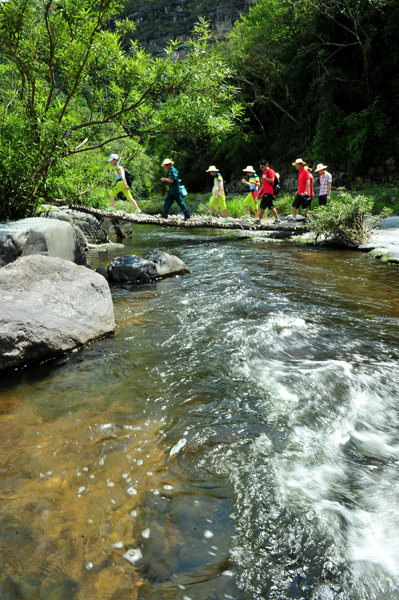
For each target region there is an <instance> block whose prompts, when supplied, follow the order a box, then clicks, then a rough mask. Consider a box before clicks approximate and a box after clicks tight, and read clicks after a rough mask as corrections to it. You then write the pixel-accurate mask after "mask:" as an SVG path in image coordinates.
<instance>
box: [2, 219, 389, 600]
mask: <svg viewBox="0 0 399 600" xmlns="http://www.w3.org/2000/svg"><path fill="white" fill-rule="evenodd" d="M154 248H159V249H161V250H165V251H167V252H170V253H172V254H176V255H177V256H179V257H180V258H181V259H182V260H184V261H185V263H186V264H187V265H188V267H189V268H190V271H191V274H190V275H187V276H184V277H174V278H171V279H165V280H163V281H159V282H157V283H154V284H148V285H142V286H140V287H129V286H122V287H114V288H112V294H113V299H114V306H115V317H116V323H117V332H116V335H115V337H111V338H107V339H103V340H100V341H96V342H94V343H92V344H91V345H89V346H87V347H86V348H84V349H82V350H79V351H77V352H73V353H70V354H68V355H65V356H62V357H58V358H56V359H53V360H49V361H46V362H44V363H42V364H41V365H37V366H33V367H29V368H26V369H21V370H18V371H15V372H13V373H10V374H7V375H3V376H2V378H1V384H0V442H1V443H0V469H1V471H0V473H1V490H2V491H1V495H0V524H1V526H0V572H1V574H0V598H1V599H2V600H3V599H7V600H8V599H10V600H14V599H17V598H18V599H20V598H23V599H25V598H26V599H32V598H34V599H35V600H36V599H40V600H42V599H43V600H64V599H65V600H66V599H68V600H75V599H76V600H94V599H96V600H103V599H104V600H105V599H110V600H127V599H129V600H133V599H142V600H155V599H156V600H159V599H165V600H174V599H178V600H188V599H190V600H222V599H227V600H229V599H232V598H235V599H236V600H255V599H256V600H263V599H266V598H271V599H276V600H283V599H293V598H296V599H300V598H303V599H320V600H322V599H323V600H333V599H334V600H335V599H336V600H366V599H367V600H369V599H371V598H373V599H374V598H375V599H378V600H382V599H384V600H385V599H399V518H398V514H399V408H398V400H399V391H398V389H399V386H398V383H399V375H398V358H399V269H397V268H396V267H392V266H387V265H384V264H376V263H374V262H373V261H370V260H369V259H367V257H366V256H365V255H364V254H362V253H359V252H355V251H338V250H332V249H318V248H314V247H303V246H296V245H293V244H292V243H273V242H261V241H259V240H258V241H248V240H247V241H245V240H241V241H237V239H235V238H234V234H232V233H231V232H229V233H226V232H223V231H220V232H219V231H213V230H209V231H206V230H198V231H191V230H188V231H187V230H177V229H170V230H165V229H160V228H156V227H151V226H134V233H133V236H132V239H131V240H129V241H127V242H125V248H124V249H119V250H115V251H114V252H113V253H112V254H110V253H108V254H97V253H92V255H91V257H89V260H90V262H91V264H92V266H93V267H96V266H97V265H98V264H103V265H106V264H108V262H109V260H110V258H112V257H113V256H116V255H119V254H128V253H134V254H139V255H140V256H144V255H145V254H146V252H148V251H149V250H152V249H154ZM44 310H45V307H44Z"/></svg>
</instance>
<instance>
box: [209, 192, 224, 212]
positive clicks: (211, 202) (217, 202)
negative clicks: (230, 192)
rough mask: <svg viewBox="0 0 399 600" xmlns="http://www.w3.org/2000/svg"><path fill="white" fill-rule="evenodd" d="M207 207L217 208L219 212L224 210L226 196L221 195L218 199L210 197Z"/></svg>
mask: <svg viewBox="0 0 399 600" xmlns="http://www.w3.org/2000/svg"><path fill="white" fill-rule="evenodd" d="M209 206H210V207H215V208H216V207H217V206H219V208H220V210H226V209H227V206H226V195H225V194H222V195H221V196H219V198H216V196H211V199H210V200H209Z"/></svg>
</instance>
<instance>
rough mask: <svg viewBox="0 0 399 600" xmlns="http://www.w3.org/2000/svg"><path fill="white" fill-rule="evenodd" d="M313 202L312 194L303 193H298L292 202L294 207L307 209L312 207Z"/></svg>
mask: <svg viewBox="0 0 399 600" xmlns="http://www.w3.org/2000/svg"><path fill="white" fill-rule="evenodd" d="M311 202H312V200H311V199H310V196H307V195H305V196H302V194H297V195H296V196H295V199H294V202H293V203H292V206H293V207H294V208H301V206H302V208H304V209H305V210H307V209H308V208H310V203H311Z"/></svg>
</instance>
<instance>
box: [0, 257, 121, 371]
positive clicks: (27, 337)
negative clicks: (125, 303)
mask: <svg viewBox="0 0 399 600" xmlns="http://www.w3.org/2000/svg"><path fill="white" fill-rule="evenodd" d="M0 315H1V328H0V371H1V370H5V369H11V368H14V367H17V366H19V365H23V364H25V363H28V362H31V361H35V360H39V359H43V358H47V357H51V356H55V355H56V354H59V353H61V352H65V351H66V350H71V349H73V348H76V347H78V346H81V345H83V344H85V343H86V342H88V341H90V340H93V339H95V338H97V337H99V336H102V335H105V334H106V333H110V332H113V331H114V329H115V320H114V308H113V304H112V298H111V293H110V290H109V287H108V283H107V282H106V280H105V279H104V277H102V276H101V275H99V274H98V273H94V272H93V271H90V270H89V269H87V268H86V267H83V266H78V265H75V264H74V263H72V262H69V261H66V260H62V259H60V258H51V257H48V256H41V255H39V254H38V255H34V256H25V257H22V258H19V259H18V260H16V261H15V262H13V263H11V264H9V265H7V266H5V267H3V268H2V269H0Z"/></svg>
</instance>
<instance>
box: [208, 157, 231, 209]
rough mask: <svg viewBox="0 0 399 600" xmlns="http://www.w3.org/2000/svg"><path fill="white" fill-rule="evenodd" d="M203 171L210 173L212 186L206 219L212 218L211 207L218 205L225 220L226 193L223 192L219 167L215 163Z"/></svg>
mask: <svg viewBox="0 0 399 600" xmlns="http://www.w3.org/2000/svg"><path fill="white" fill-rule="evenodd" d="M205 173H210V174H211V175H212V177H213V188H212V196H211V199H210V201H209V213H210V214H209V217H207V218H208V219H212V217H213V209H214V208H216V207H218V206H219V207H220V210H221V211H222V212H223V214H224V217H225V220H227V219H228V214H227V206H226V195H225V193H224V186H223V177H222V176H221V174H220V173H219V169H218V168H217V167H215V165H211V166H210V167H209V169H207V170H206V171H205Z"/></svg>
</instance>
